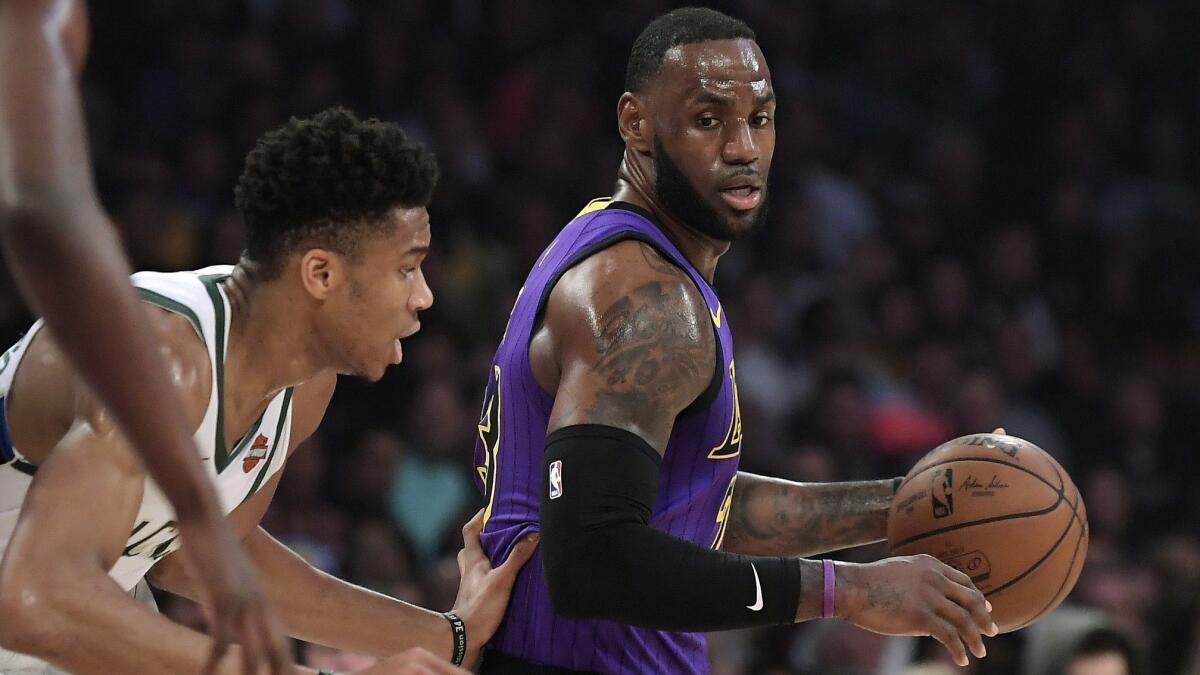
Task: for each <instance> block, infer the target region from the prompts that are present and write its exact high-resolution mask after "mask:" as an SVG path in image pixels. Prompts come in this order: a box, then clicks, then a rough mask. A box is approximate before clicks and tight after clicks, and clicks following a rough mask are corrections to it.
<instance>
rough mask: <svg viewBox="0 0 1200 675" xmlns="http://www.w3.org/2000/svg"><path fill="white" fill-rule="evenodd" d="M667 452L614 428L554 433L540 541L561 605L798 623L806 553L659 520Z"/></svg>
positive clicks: (716, 624)
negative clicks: (738, 543)
mask: <svg viewBox="0 0 1200 675" xmlns="http://www.w3.org/2000/svg"><path fill="white" fill-rule="evenodd" d="M661 461H662V460H661V458H660V457H659V455H658V453H657V452H655V451H654V449H653V448H651V447H650V445H649V444H647V443H646V442H645V441H644V440H642V439H641V438H640V437H638V436H637V435H635V434H632V433H630V432H628V431H625V430H623V429H617V428H614V427H608V426H602V425H591V424H588V425H577V426H571V427H566V428H563V429H559V430H558V431H556V432H554V433H552V434H550V436H549V437H548V438H547V439H546V454H545V461H544V463H543V467H542V468H543V471H542V481H543V482H542V488H543V489H542V508H541V532H542V539H541V550H542V565H543V570H544V572H545V575H546V582H547V584H548V586H549V588H550V598H551V600H552V602H553V603H554V608H555V610H556V611H557V612H558V613H559V614H561V615H563V616H566V617H571V618H596V619H610V620H614V621H620V622H622V623H626V624H631V625H635V626H641V627H644V628H654V629H660V630H677V631H715V630H727V629H731V628H746V627H750V626H763V625H773V624H786V623H792V622H793V621H794V620H795V616H796V607H797V605H798V604H799V602H800V561H799V560H798V559H794V558H777V557H756V556H745V555H736V554H732V553H724V552H722V551H715V550H712V549H709V548H704V547H702V546H697V545H696V544H693V543H690V542H687V541H683V540H682V539H676V538H675V537H672V536H670V535H668V534H667V533H665V532H661V531H659V530H656V529H654V528H653V527H651V526H650V513H651V510H652V508H653V504H654V496H655V492H656V490H657V486H658V472H659V465H660V463H661ZM556 463H559V464H556ZM552 471H553V472H554V479H551V472H552Z"/></svg>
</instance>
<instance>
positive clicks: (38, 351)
mask: <svg viewBox="0 0 1200 675" xmlns="http://www.w3.org/2000/svg"><path fill="white" fill-rule="evenodd" d="M146 311H147V312H148V315H149V317H150V319H151V325H153V326H154V327H155V329H156V331H157V333H158V337H159V343H160V350H161V355H162V357H163V359H164V361H165V362H166V364H167V366H168V372H169V373H170V375H171V381H172V383H173V384H174V385H175V389H176V391H178V392H179V394H180V396H181V397H182V399H183V401H184V404H185V409H186V410H187V412H188V416H189V419H190V420H191V421H192V423H193V424H196V425H198V424H199V423H200V420H201V419H203V417H204V411H205V409H206V408H207V406H208V397H209V395H210V392H211V390H212V372H211V366H210V363H209V358H208V350H207V349H206V348H205V346H204V343H203V342H202V341H201V340H200V337H199V336H198V335H197V334H196V331H195V330H194V329H193V328H192V325H191V323H190V322H188V320H187V319H185V318H183V317H181V316H178V315H176V314H172V313H170V312H167V311H165V310H162V309H159V308H157V307H154V306H152V305H148V304H147V305H146ZM16 368H17V371H16V373H15V376H14V380H13V384H12V388H11V390H10V395H9V400H8V412H9V423H10V431H11V434H12V440H13V444H14V445H15V446H16V447H18V448H20V449H21V452H22V454H24V455H25V456H26V457H27V458H28V459H29V460H30V461H31V462H33V463H34V464H40V463H41V462H42V461H44V460H45V458H46V457H47V456H48V455H49V453H50V450H51V449H53V448H54V447H55V445H56V444H57V443H58V442H59V440H61V439H62V437H63V436H64V435H66V433H67V431H68V430H69V429H70V428H71V427H72V426H73V425H74V424H76V423H77V422H83V423H86V424H87V425H89V427H90V430H91V433H93V434H96V435H99V436H106V435H112V434H116V433H118V431H119V429H118V427H117V423H116V420H115V418H113V417H112V416H111V415H110V414H109V413H108V411H107V409H106V408H105V407H104V405H103V404H102V402H101V401H100V400H99V399H98V398H97V397H96V396H95V395H94V394H93V392H92V390H91V389H90V388H89V387H88V386H87V384H86V383H84V382H83V381H81V380H80V379H79V377H78V375H77V374H76V373H75V370H74V368H72V366H71V364H70V361H69V360H68V359H67V357H66V355H65V354H63V352H62V349H61V348H60V346H59V343H58V341H57V340H56V339H55V337H54V335H53V334H52V333H51V332H50V331H49V330H47V329H44V328H43V329H42V330H40V331H38V333H37V334H36V335H34V336H33V337H32V338H30V343H29V346H28V347H27V351H26V352H25V356H24V357H23V358H22V359H21V363H20V364H19V365H18V366H16ZM153 404H154V402H153V401H148V402H147V405H153Z"/></svg>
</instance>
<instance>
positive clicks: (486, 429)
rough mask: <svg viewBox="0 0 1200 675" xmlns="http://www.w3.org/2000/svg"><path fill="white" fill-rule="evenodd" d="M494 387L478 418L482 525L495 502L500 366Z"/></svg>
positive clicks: (485, 522)
mask: <svg viewBox="0 0 1200 675" xmlns="http://www.w3.org/2000/svg"><path fill="white" fill-rule="evenodd" d="M492 369H493V375H494V377H495V385H494V387H493V388H492V395H491V397H489V398H488V399H487V400H486V401H485V402H484V404H483V414H482V415H480V416H479V440H480V441H482V442H483V466H477V467H475V470H476V471H478V472H479V477H480V478H481V479H482V480H483V486H484V487H483V499H484V501H486V502H487V506H486V507H484V509H483V524H484V525H486V524H487V521H488V519H489V518H491V517H492V504H493V503H494V502H495V501H496V468H497V465H496V458H497V455H499V454H500V391H501V389H500V366H497V365H493V366H492Z"/></svg>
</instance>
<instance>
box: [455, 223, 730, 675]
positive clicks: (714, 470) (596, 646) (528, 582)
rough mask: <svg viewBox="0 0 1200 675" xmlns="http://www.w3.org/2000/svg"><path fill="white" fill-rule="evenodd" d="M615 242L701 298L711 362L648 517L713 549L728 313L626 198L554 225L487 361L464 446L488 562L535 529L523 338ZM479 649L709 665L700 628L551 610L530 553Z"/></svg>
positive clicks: (538, 406) (538, 485)
mask: <svg viewBox="0 0 1200 675" xmlns="http://www.w3.org/2000/svg"><path fill="white" fill-rule="evenodd" d="M625 240H638V241H642V242H645V243H646V244H648V245H650V246H652V247H654V248H655V249H656V250H657V251H658V252H659V253H660V254H661V255H662V256H663V257H664V258H665V259H667V260H669V261H670V262H672V263H674V264H675V265H677V266H678V267H679V268H680V269H682V270H683V271H685V272H686V273H687V274H688V276H689V277H690V278H691V280H692V282H693V283H694V284H695V285H696V287H697V288H698V289H699V290H700V292H701V294H702V295H703V296H704V301H705V303H706V304H707V306H708V311H709V314H710V315H711V319H712V329H713V331H714V333H715V335H716V337H717V359H716V361H717V367H716V370H715V372H714V373H713V379H712V383H711V385H710V386H709V388H708V391H707V392H706V393H705V394H703V395H702V396H701V397H700V398H699V399H698V400H697V401H696V402H695V403H693V404H692V405H691V406H689V407H688V409H686V410H684V411H683V412H682V413H680V415H679V416H678V417H677V418H676V419H675V425H674V429H673V431H672V433H671V437H670V440H669V442H668V443H667V447H666V451H665V453H664V455H663V461H662V467H661V470H660V474H659V481H658V491H657V495H656V498H655V503H654V511H653V513H652V515H651V519H650V525H651V526H652V527H654V528H657V529H659V530H662V531H663V532H666V533H668V534H670V535H672V536H674V537H678V538H680V539H684V540H687V541H690V542H692V543H695V544H699V545H702V546H709V547H712V548H718V547H720V545H721V539H722V537H723V535H724V528H725V517H726V515H727V513H728V511H729V502H730V497H731V495H732V490H733V479H734V476H735V475H736V473H737V468H738V461H739V455H740V453H741V442H742V428H741V426H742V425H741V415H740V411H739V409H738V402H737V381H736V369H735V365H734V360H733V338H732V334H731V333H730V330H729V324H728V321H726V319H725V316H724V314H723V312H722V310H721V302H720V300H719V299H718V298H717V294H716V292H715V291H714V290H713V289H712V287H711V286H710V285H709V284H708V282H707V280H705V279H704V277H703V276H702V275H701V274H700V273H699V272H698V271H697V270H696V268H695V267H693V266H692V264H691V263H690V262H688V260H687V258H685V257H684V256H683V254H682V253H680V251H679V249H677V248H676V247H675V245H674V244H672V243H671V241H670V240H669V239H667V237H666V236H665V235H664V234H663V232H662V231H661V230H660V229H659V227H658V226H657V225H656V224H655V222H654V221H653V219H652V218H651V216H650V215H649V214H648V213H646V212H645V211H643V210H641V209H639V208H638V207H636V206H634V205H632V204H625V203H621V202H612V201H611V200H597V201H594V202H592V203H591V204H589V205H588V207H587V208H585V209H584V211H583V212H581V213H580V215H579V216H577V217H576V218H575V219H574V220H573V221H571V223H569V224H568V225H567V226H566V227H564V228H563V230H562V231H561V232H560V233H559V234H558V236H557V237H556V238H555V239H554V241H553V242H551V243H550V245H549V246H548V247H547V248H546V249H545V251H544V252H543V254H542V255H541V257H540V258H539V259H538V262H537V264H536V265H535V266H534V268H533V270H532V271H531V272H530V273H529V276H528V278H527V279H526V281H525V285H524V287H523V288H522V289H521V293H520V295H519V296H518V299H517V303H516V306H515V307H514V308H513V312H512V316H511V317H510V319H509V323H508V327H507V329H506V330H505V334H504V337H503V339H502V340H501V342H500V347H499V349H498V350H497V352H496V356H495V359H494V360H493V362H492V371H491V374H490V378H489V380H488V384H487V390H486V392H485V396H484V406H483V411H482V413H481V416H480V420H479V433H478V438H477V441H476V444H475V466H476V476H475V477H476V479H477V480H478V484H479V486H480V487H481V489H482V490H483V493H484V498H485V500H486V506H485V511H484V516H485V522H484V528H483V534H482V540H483V546H484V549H485V550H486V551H487V552H488V554H489V555H490V556H491V560H492V562H493V564H498V563H500V562H501V561H503V560H504V559H505V558H506V557H507V556H508V554H509V552H510V551H511V550H512V547H513V546H514V545H515V544H516V542H518V541H519V540H520V539H521V538H522V537H523V536H524V535H526V534H528V533H530V532H533V531H536V530H538V510H539V505H540V502H541V490H542V475H541V473H542V472H541V468H542V454H543V452H544V450H545V439H546V428H547V424H548V422H549V419H550V411H551V408H552V407H553V405H554V399H553V397H552V396H551V395H550V394H548V393H547V392H545V391H544V390H543V389H542V388H541V386H540V385H539V384H538V382H537V380H536V379H535V378H534V375H533V371H532V369H531V368H530V364H529V342H530V339H531V337H532V336H533V333H534V331H535V330H536V328H537V323H538V318H539V315H540V314H541V311H542V309H543V308H544V307H545V304H546V300H547V298H548V297H549V295H550V292H551V291H552V290H553V289H554V285H555V283H556V282H557V281H558V279H559V278H560V277H561V276H562V275H563V274H564V273H565V272H567V271H568V270H569V269H571V268H572V267H573V266H575V265H576V264H578V263H579V262H580V261H582V260H584V259H585V258H587V257H588V256H591V255H593V254H595V253H597V252H598V251H601V250H603V249H605V248H608V247H610V246H612V245H613V244H616V243H617V242H620V241H625ZM697 592H702V590H701V589H698V590H697ZM489 647H490V648H491V649H493V650H495V651H498V652H501V653H503V654H505V655H508V656H511V657H516V658H520V659H523V660H525V661H529V662H533V663H537V664H542V665H549V666H556V667H559V668H566V669H570V670H577V671H583V672H594V673H606V674H608V673H621V674H626V673H628V674H631V675H642V674H645V675H650V674H651V673H653V674H659V673H703V672H707V671H708V656H707V649H706V647H705V641H704V636H703V635H702V634H700V633H672V632H667V631H657V630H647V629H642V628H635V627H632V626H627V625H622V624H618V623H615V622H611V621H599V620H571V619H565V618H563V617H561V616H558V615H557V614H555V612H554V608H553V606H552V605H551V602H550V596H549V592H548V591H547V588H546V581H545V578H544V577H543V574H542V563H541V554H540V552H538V553H535V554H534V560H532V561H531V562H530V563H529V564H527V565H525V566H524V567H523V568H522V569H521V572H520V574H519V576H518V578H517V582H516V585H515V587H514V588H513V593H512V600H511V601H510V602H509V605H508V613H507V615H506V617H505V619H504V622H503V623H502V624H501V625H500V629H499V631H498V632H497V633H496V635H495V637H494V638H493V639H492V642H491V644H490V645H489Z"/></svg>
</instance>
